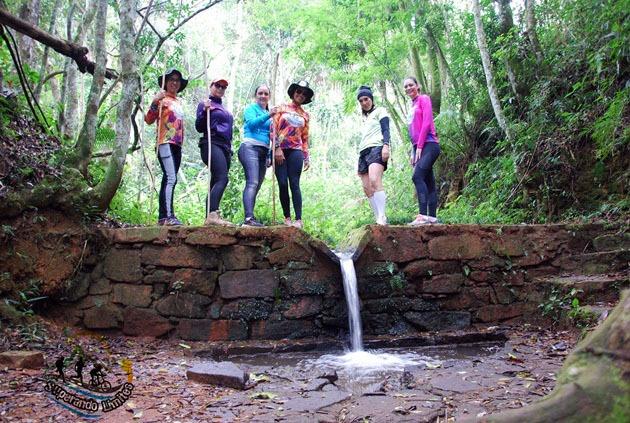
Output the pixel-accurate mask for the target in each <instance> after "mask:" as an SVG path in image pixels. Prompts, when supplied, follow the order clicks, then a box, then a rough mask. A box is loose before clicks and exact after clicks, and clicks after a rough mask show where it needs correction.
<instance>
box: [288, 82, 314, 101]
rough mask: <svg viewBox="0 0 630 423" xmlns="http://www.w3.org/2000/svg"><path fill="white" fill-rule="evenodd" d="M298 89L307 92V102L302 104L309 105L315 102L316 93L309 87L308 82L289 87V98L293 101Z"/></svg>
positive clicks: (296, 83)
mask: <svg viewBox="0 0 630 423" xmlns="http://www.w3.org/2000/svg"><path fill="white" fill-rule="evenodd" d="M298 88H302V89H303V90H304V91H306V100H305V101H304V103H302V104H308V103H310V102H311V101H313V96H314V95H315V92H314V91H313V90H312V89H311V87H309V85H308V82H306V81H298V82H294V83H293V84H291V85H290V86H289V89H288V90H287V93H288V94H289V98H290V99H291V100H293V94H294V93H295V90H297V89H298Z"/></svg>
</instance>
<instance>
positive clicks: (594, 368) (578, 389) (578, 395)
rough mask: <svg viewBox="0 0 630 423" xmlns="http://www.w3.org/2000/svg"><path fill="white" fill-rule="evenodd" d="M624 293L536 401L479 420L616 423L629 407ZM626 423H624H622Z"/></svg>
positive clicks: (629, 294)
mask: <svg viewBox="0 0 630 423" xmlns="http://www.w3.org/2000/svg"><path fill="white" fill-rule="evenodd" d="M629 351H630V291H629V290H626V291H625V292H624V293H623V295H622V298H621V301H620V302H619V304H618V305H617V307H615V309H614V310H613V312H612V313H611V314H610V316H608V318H607V319H606V320H605V321H604V322H603V323H602V324H601V325H600V326H599V327H598V328H597V329H596V330H595V331H594V332H592V333H591V334H590V335H589V336H587V337H586V338H585V339H584V340H583V341H582V342H580V343H579V344H578V345H577V346H576V347H575V350H574V351H573V352H572V353H571V354H570V355H569V356H568V357H567V359H566V361H565V362H564V365H563V366H562V369H561V370H560V373H559V374H558V385H557V386H556V388H555V389H554V390H553V392H552V393H551V394H550V395H548V396H547V397H545V398H543V399H542V400H541V401H539V402H536V403H534V404H531V405H528V406H527V407H524V408H520V409H517V410H509V411H505V412H502V413H499V414H495V415H490V416H487V417H484V418H483V419H481V420H482V421H487V422H500V423H512V422H513V423H520V422H528V423H545V422H576V423H578V422H621V421H627V418H628V414H627V413H628V404H629V402H630V382H629V381H628V377H629V371H630V352H629ZM624 419H626V420H624Z"/></svg>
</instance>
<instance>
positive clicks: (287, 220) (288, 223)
mask: <svg viewBox="0 0 630 423" xmlns="http://www.w3.org/2000/svg"><path fill="white" fill-rule="evenodd" d="M284 224H285V225H287V226H293V222H291V218H290V217H285V218H284Z"/></svg>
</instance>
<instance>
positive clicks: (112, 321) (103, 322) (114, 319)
mask: <svg viewBox="0 0 630 423" xmlns="http://www.w3.org/2000/svg"><path fill="white" fill-rule="evenodd" d="M121 320H122V313H121V312H120V309H119V308H118V307H117V306H115V305H113V304H104V305H103V306H100V307H99V306H96V307H93V308H91V309H89V310H86V311H85V314H84V316H83V324H84V325H85V327H86V328H88V329H116V328H118V327H119V326H120V324H119V323H120V321H121Z"/></svg>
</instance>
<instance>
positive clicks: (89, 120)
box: [72, 0, 107, 178]
mask: <svg viewBox="0 0 630 423" xmlns="http://www.w3.org/2000/svg"><path fill="white" fill-rule="evenodd" d="M106 28H107V0H98V4H97V11H96V24H95V25H94V40H95V46H94V56H95V59H96V67H95V68H94V77H93V78H92V86H91V88H90V95H89V97H88V102H87V107H86V110H85V117H84V119H83V126H82V127H81V132H80V133H79V138H78V139H77V145H76V151H75V156H74V160H73V163H72V164H73V165H74V167H76V168H77V169H79V171H80V172H81V173H82V174H83V176H84V177H86V178H87V176H88V165H89V164H90V159H91V158H92V145H93V144H94V138H95V137H96V123H97V117H98V105H99V100H100V98H101V92H102V91H103V82H104V81H105V69H106V65H107V49H106V48H105V29H106Z"/></svg>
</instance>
